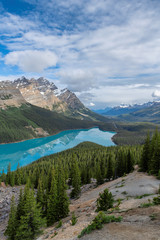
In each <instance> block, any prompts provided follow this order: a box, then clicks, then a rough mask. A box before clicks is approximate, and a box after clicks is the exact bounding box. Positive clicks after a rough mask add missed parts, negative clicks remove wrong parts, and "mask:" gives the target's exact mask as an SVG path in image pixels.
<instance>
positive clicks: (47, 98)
mask: <svg viewBox="0 0 160 240" xmlns="http://www.w3.org/2000/svg"><path fill="white" fill-rule="evenodd" d="M13 84H14V86H15V87H16V88H18V89H19V90H20V92H21V94H22V96H23V97H24V99H25V100H26V101H27V102H29V103H31V104H33V105H35V106H38V107H42V108H46V109H49V110H51V111H52V110H54V111H56V112H65V111H66V110H67V104H66V103H63V102H62V101H61V100H59V99H58V98H57V97H56V96H55V94H54V90H56V89H57V87H56V86H55V84H54V83H51V82H49V81H48V80H47V79H44V78H38V79H37V80H36V79H34V78H32V79H30V80H29V79H26V78H25V77H22V78H19V79H17V80H15V81H14V83H13Z"/></svg>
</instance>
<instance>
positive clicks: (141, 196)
mask: <svg viewBox="0 0 160 240" xmlns="http://www.w3.org/2000/svg"><path fill="white" fill-rule="evenodd" d="M151 195H154V194H153V193H151V194H147V193H146V194H143V195H140V196H136V197H135V199H142V198H144V197H148V196H151Z"/></svg>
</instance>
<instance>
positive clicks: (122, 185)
mask: <svg viewBox="0 0 160 240" xmlns="http://www.w3.org/2000/svg"><path fill="white" fill-rule="evenodd" d="M121 187H124V184H121V185H119V186H116V187H115V188H121Z"/></svg>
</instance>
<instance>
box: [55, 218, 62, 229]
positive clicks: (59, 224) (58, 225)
mask: <svg viewBox="0 0 160 240" xmlns="http://www.w3.org/2000/svg"><path fill="white" fill-rule="evenodd" d="M60 227H62V220H60V221H59V222H58V224H57V226H56V228H60Z"/></svg>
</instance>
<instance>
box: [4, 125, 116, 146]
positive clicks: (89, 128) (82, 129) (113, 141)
mask: <svg viewBox="0 0 160 240" xmlns="http://www.w3.org/2000/svg"><path fill="white" fill-rule="evenodd" d="M92 128H99V130H101V131H103V132H112V131H108V130H102V129H101V128H100V127H99V126H93V127H90V128H74V129H73V128H72V129H66V130H62V131H57V132H56V133H54V134H51V135H48V136H43V137H35V138H27V139H24V140H20V141H16V142H8V143H0V146H1V145H6V144H15V143H21V142H25V141H29V140H33V139H41V138H45V137H52V136H56V135H58V134H59V133H62V132H65V131H71V130H79V131H81V130H90V129H92ZM114 133H115V134H114V135H116V134H117V132H114ZM113 137H114V136H112V138H111V140H112V142H113V143H114V144H115V145H117V144H116V143H115V142H114V139H113Z"/></svg>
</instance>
